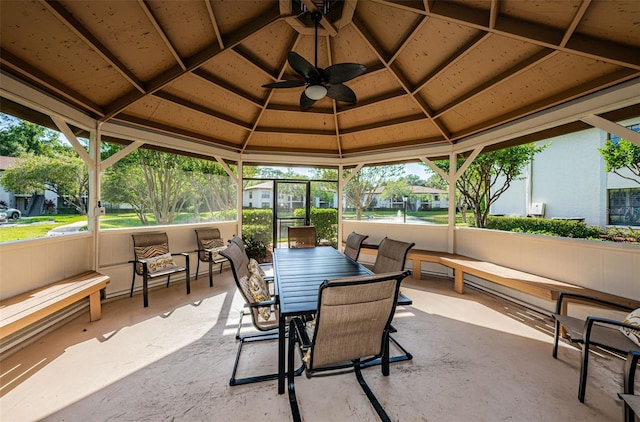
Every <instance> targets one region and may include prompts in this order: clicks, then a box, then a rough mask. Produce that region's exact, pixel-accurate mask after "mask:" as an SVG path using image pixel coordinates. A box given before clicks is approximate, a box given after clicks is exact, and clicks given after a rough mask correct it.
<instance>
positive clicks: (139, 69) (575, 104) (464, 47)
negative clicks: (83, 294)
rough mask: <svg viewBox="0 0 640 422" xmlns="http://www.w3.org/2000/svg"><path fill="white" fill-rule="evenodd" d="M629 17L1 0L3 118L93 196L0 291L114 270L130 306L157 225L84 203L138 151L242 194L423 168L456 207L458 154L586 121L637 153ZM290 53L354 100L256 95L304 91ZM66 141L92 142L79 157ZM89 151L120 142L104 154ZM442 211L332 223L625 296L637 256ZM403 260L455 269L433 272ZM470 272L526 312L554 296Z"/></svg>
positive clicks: (376, 5)
mask: <svg viewBox="0 0 640 422" xmlns="http://www.w3.org/2000/svg"><path fill="white" fill-rule="evenodd" d="M318 11H319V12H322V19H321V20H320V21H319V23H318V24H317V26H316V24H315V23H314V21H313V19H312V13H313V12H318ZM639 16H640V2H637V1H633V0H630V1H628V0H610V1H590V0H562V1H545V0H531V1H512V0H505V1H499V0H475V1H474V0H469V1H467V0H447V1H445V0H424V1H394V0H344V1H337V0H336V1H333V0H328V1H316V0H254V1H251V0H242V1H222V0H185V1H156V0H140V1H137V2H134V1H78V0H74V1H51V0H41V1H30V2H25V1H13V0H3V1H2V2H1V3H0V23H1V34H0V78H1V79H0V97H1V98H0V100H1V102H0V106H1V108H2V112H3V113H7V114H10V115H13V116H16V117H20V118H23V119H25V120H29V121H31V122H34V123H38V124H41V125H43V126H46V127H49V128H53V129H56V130H59V131H60V132H62V133H63V134H64V136H65V137H66V138H67V139H68V140H69V141H70V142H71V143H72V145H74V147H75V148H76V150H77V151H78V154H79V155H80V157H81V158H82V159H83V160H84V161H85V162H86V164H87V166H88V168H89V175H90V183H91V189H90V196H89V206H88V209H89V230H88V231H86V232H80V233H77V234H73V235H66V236H60V237H53V238H42V239H32V240H27V241H18V242H7V243H3V244H0V283H1V284H2V294H1V295H2V297H1V298H2V299H4V298H5V297H9V296H13V295H15V294H18V293H22V292H25V291H28V290H31V289H33V288H36V287H39V286H42V285H45V284H47V283H50V282H52V281H55V280H60V279H63V278H66V277H70V276H72V275H74V274H77V273H80V272H82V271H86V270H96V271H99V272H101V273H103V274H106V275H108V276H109V277H110V278H111V282H110V283H109V285H108V287H107V290H106V298H107V299H113V298H118V297H123V296H125V295H128V289H129V287H130V282H131V264H129V263H128V262H127V261H128V260H130V259H131V258H132V256H133V244H132V241H131V234H132V233H139V232H141V233H144V232H150V231H153V230H157V228H148V227H141V228H133V229H117V230H100V229H99V218H100V215H99V209H98V201H100V174H101V172H103V171H104V170H105V169H106V168H108V167H109V166H112V165H114V163H116V162H117V161H118V160H119V159H121V158H123V157H124V156H126V154H128V153H130V152H131V151H134V150H135V149H137V148H149V149H154V150H160V151H166V152H171V153H175V154H183V155H188V156H193V157H200V158H207V159H210V160H213V161H216V162H218V163H220V164H221V165H222V166H223V167H225V168H226V169H227V171H228V173H229V177H231V178H232V179H234V180H235V181H236V183H238V184H239V186H241V185H242V166H243V165H247V164H248V165H262V164H271V165H280V166H288V165H292V164H293V165H300V166H305V167H331V168H335V169H337V170H338V174H339V175H340V179H339V180H338V184H339V196H340V194H341V192H342V191H341V189H342V188H343V187H344V183H346V182H347V181H345V180H343V177H342V174H343V170H345V169H352V171H357V170H359V169H360V168H362V167H363V166H370V165H382V164H393V163H410V162H420V163H425V164H426V165H428V166H430V167H431V168H432V169H433V170H434V171H436V172H438V173H439V174H440V175H441V176H442V177H443V178H444V179H445V180H447V181H448V182H449V192H448V197H449V198H454V197H455V181H456V179H457V177H458V176H459V174H460V172H462V171H464V169H465V168H466V167H465V166H463V167H462V168H458V169H456V168H455V166H452V168H451V171H450V172H449V173H448V174H446V173H444V172H442V170H440V169H439V168H438V167H437V166H435V165H434V164H433V162H434V160H439V159H449V160H451V162H455V161H456V158H459V157H465V158H466V159H467V163H468V162H471V161H472V160H473V159H474V158H475V157H477V156H478V154H480V153H482V152H484V151H492V150H496V149H500V148H505V147H509V146H514V145H519V144H524V143H528V142H532V141H537V140H543V139H547V138H549V137H552V136H557V135H560V134H567V133H572V132H576V131H579V130H583V129H586V128H591V127H597V128H600V129H602V130H604V131H606V132H610V133H613V134H616V135H618V136H620V137H624V138H625V139H628V140H630V141H631V142H633V143H635V144H637V145H640V135H639V134H638V133H635V132H633V131H630V130H628V129H627V128H625V127H624V126H622V125H620V124H618V122H620V121H622V120H625V119H629V118H635V117H638V116H639V115H640V95H639V93H640V27H639V26H638V25H637V21H638V19H639ZM290 52H295V53H297V54H299V55H300V56H302V57H304V58H305V59H306V60H308V61H309V62H310V63H312V64H314V65H316V67H317V68H320V69H327V68H329V67H330V66H332V65H337V64H341V63H358V64H361V65H364V66H366V72H365V73H364V74H363V75H361V76H358V77H356V78H354V79H352V80H349V81H347V82H345V85H346V86H348V87H349V88H350V89H351V90H352V91H353V93H355V95H356V96H357V100H356V101H355V102H345V101H339V100H335V99H332V98H330V96H324V97H322V98H320V99H319V100H317V101H316V102H315V103H314V104H313V105H312V106H311V107H309V108H307V109H306V110H304V111H303V110H301V106H300V101H301V96H302V95H303V92H306V88H307V86H305V85H313V83H309V82H308V81H306V82H303V83H300V84H298V85H297V86H293V87H291V88H287V89H270V88H265V87H263V86H264V85H266V84H272V83H275V82H278V81H283V80H301V75H299V74H298V72H296V71H295V70H294V69H293V68H292V66H291V65H290V62H289V61H288V54H289V53H290ZM309 95H311V94H309ZM78 137H84V138H88V139H89V140H90V148H89V152H87V151H86V150H84V149H83V148H82V146H81V145H80V144H79V142H78V141H77V138H78ZM102 141H108V142H114V143H118V144H121V145H123V146H124V148H123V149H122V150H121V151H120V152H118V153H116V154H114V155H113V156H112V157H110V158H108V159H106V160H102V161H101V160H100V159H99V158H98V157H99V156H100V154H99V152H100V143H101V142H102ZM229 165H233V166H237V169H238V170H237V172H236V173H234V172H233V171H231V169H230V167H229ZM465 165H466V163H465ZM241 204H242V190H241V189H238V207H239V208H241ZM339 212H340V211H339ZM241 214H242V213H241V212H238V219H237V220H235V221H225V222H220V223H219V224H218V223H216V224H215V226H216V227H217V228H219V229H220V231H221V234H222V238H224V239H229V238H231V237H232V235H234V234H241V233H242V219H241ZM454 214H455V203H454V201H449V224H448V225H429V226H427V225H422V226H416V225H411V224H397V223H394V222H389V223H385V224H381V223H377V224H370V223H368V222H366V221H353V220H349V221H346V220H345V221H343V220H342V219H341V218H340V219H339V230H338V236H339V244H340V241H341V240H343V239H346V236H347V235H348V234H349V233H350V232H352V231H357V232H360V233H367V234H368V235H369V240H370V241H372V242H376V241H379V240H381V239H382V238H383V237H384V236H385V235H386V234H387V233H389V232H393V233H394V236H395V237H397V238H402V239H403V240H405V241H409V242H415V243H416V248H419V249H422V250H431V251H440V252H444V253H450V254H454V253H455V254H462V255H465V256H470V257H473V258H475V259H479V260H486V261H490V262H493V263H496V264H499V265H504V266H507V267H510V268H515V269H518V270H522V271H528V272H532V273H535V274H538V275H540V276H544V277H550V278H554V279H559V280H563V281H565V282H567V283H572V284H576V285H579V286H583V287H587V288H591V289H594V290H599V291H603V292H607V293H611V294H615V295H618V296H623V297H628V298H634V299H636V300H640V287H639V286H638V280H639V279H640V254H639V253H638V246H637V245H612V244H606V243H605V242H589V241H580V240H576V239H558V238H551V237H546V236H533V235H526V234H516V233H503V232H497V231H491V230H483V229H475V228H467V227H464V228H462V227H456V226H455V223H454V218H453V217H454ZM339 216H340V217H341V214H339ZM204 226H205V225H204V224H194V225H172V226H166V227H163V230H165V231H166V232H167V233H168V235H169V238H170V239H171V244H172V246H173V247H175V248H176V249H179V250H184V251H191V250H193V249H194V247H195V245H194V234H193V232H194V228H198V227H204ZM206 226H211V224H206ZM193 258H195V253H194V254H193V257H192V259H193ZM35 262H37V265H35V264H34V263H35ZM418 267H419V269H420V270H421V271H424V272H430V273H435V274H441V275H445V276H450V275H451V273H450V270H448V269H447V268H443V267H441V266H438V265H437V264H432V263H428V262H424V263H422V264H420V265H419V266H418ZM414 268H416V267H415V266H414ZM176 279H177V280H179V279H180V278H179V277H177V278H176ZM469 281H472V282H474V283H475V284H476V285H477V286H479V287H485V288H489V289H491V290H492V292H494V293H495V294H498V295H502V296H506V297H509V298H510V299H512V300H516V301H518V302H520V303H524V304H526V305H527V306H530V307H533V308H536V309H540V310H542V311H546V312H549V311H551V309H552V308H553V305H554V304H553V303H551V302H550V301H545V300H541V299H539V298H536V297H531V296H530V295H528V294H526V293H523V292H518V291H512V290H510V289H508V288H504V287H500V286H493V285H491V284H490V283H485V282H484V281H482V280H480V279H478V280H475V279H473V278H471V279H470V280H469ZM84 306H85V307H86V305H84ZM81 309H84V308H83V307H82V306H80V307H77V306H76V307H72V308H70V309H68V310H67V314H66V315H67V316H68V315H72V314H73V313H76V312H78V311H79V310H81ZM62 317H64V315H63V316H58V318H62ZM56 321H57V320H56V319H51V320H50V321H48V322H47V323H48V325H49V326H51V325H53V324H55V323H56ZM46 327H47V324H43V325H41V326H39V327H38V330H36V331H42V329H46ZM33 334H34V332H26V333H24V337H25V338H28V337H30V336H32V335H33ZM22 340H23V338H20V339H17V340H16V341H15V342H14V343H12V344H9V345H5V348H9V347H10V346H13V345H15V344H16V343H19V342H20V341H22Z"/></svg>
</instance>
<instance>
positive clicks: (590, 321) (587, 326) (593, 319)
mask: <svg viewBox="0 0 640 422" xmlns="http://www.w3.org/2000/svg"><path fill="white" fill-rule="evenodd" d="M594 324H601V325H613V326H615V327H619V328H627V329H629V330H636V331H638V330H639V328H638V326H636V325H630V324H625V323H624V322H622V321H617V320H615V319H609V318H601V317H597V316H589V317H587V320H586V321H585V323H584V339H585V341H586V340H587V338H588V337H587V335H589V334H591V329H592V328H593V325H594Z"/></svg>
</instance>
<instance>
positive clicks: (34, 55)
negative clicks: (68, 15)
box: [0, 2, 131, 106]
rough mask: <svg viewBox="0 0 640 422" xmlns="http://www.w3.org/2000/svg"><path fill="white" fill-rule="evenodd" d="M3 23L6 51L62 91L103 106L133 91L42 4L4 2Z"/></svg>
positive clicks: (2, 42) (1, 17) (3, 48)
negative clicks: (67, 89)
mask: <svg viewBox="0 0 640 422" xmlns="http://www.w3.org/2000/svg"><path fill="white" fill-rule="evenodd" d="M0 19H1V21H0V23H1V24H2V36H1V37H0V43H1V44H0V45H1V46H2V51H6V52H8V53H10V54H11V55H13V56H15V57H16V58H18V59H19V60H20V61H22V62H23V63H25V64H28V65H29V66H31V67H32V68H33V69H34V70H35V71H37V72H42V73H43V74H45V75H47V76H48V77H49V78H50V79H51V80H54V81H56V83H57V85H59V86H60V87H61V89H64V88H65V87H68V88H69V90H70V91H74V92H77V93H82V95H83V96H84V97H86V98H88V99H89V100H91V101H92V102H94V103H95V104H98V105H101V106H104V105H106V104H108V103H109V102H110V101H113V100H114V99H115V98H117V97H118V96H119V95H121V94H123V93H125V92H127V91H128V90H129V89H131V85H130V84H129V83H128V82H127V80H126V79H125V78H124V77H123V76H122V75H121V74H119V73H118V72H117V71H116V70H115V69H114V68H113V67H112V66H110V65H109V63H107V62H106V61H105V60H104V59H103V58H102V57H101V56H100V55H99V54H98V53H97V52H96V51H95V50H93V49H92V48H91V47H90V46H88V45H87V44H85V43H84V42H83V41H82V40H81V39H80V38H79V37H78V36H77V35H76V34H74V32H73V31H71V30H70V29H69V28H68V27H67V26H65V25H64V24H63V23H61V22H60V21H59V20H58V19H56V18H55V17H54V16H53V15H52V14H51V13H49V12H48V11H47V10H46V9H45V8H43V7H42V6H40V5H39V4H38V3H35V2H3V3H2V5H1V13H0ZM43 28H46V29H47V30H46V31H43ZM25 70H26V69H25Z"/></svg>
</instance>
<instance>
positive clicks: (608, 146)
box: [598, 139, 640, 184]
mask: <svg viewBox="0 0 640 422" xmlns="http://www.w3.org/2000/svg"><path fill="white" fill-rule="evenodd" d="M598 151H600V154H601V155H602V158H604V161H605V165H606V166H605V171H607V172H611V173H615V174H617V175H618V176H620V177H622V178H623V179H627V180H631V181H633V182H636V183H638V184H640V146H638V145H635V144H633V143H631V142H629V141H627V140H626V139H620V140H619V141H618V142H614V141H613V140H611V139H609V140H608V141H607V142H606V143H605V144H604V147H602V148H598ZM625 168H626V169H627V170H629V171H630V172H631V174H632V176H627V175H625V174H624V173H622V172H621V171H620V170H622V169H625Z"/></svg>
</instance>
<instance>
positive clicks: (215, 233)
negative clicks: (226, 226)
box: [195, 228, 224, 261]
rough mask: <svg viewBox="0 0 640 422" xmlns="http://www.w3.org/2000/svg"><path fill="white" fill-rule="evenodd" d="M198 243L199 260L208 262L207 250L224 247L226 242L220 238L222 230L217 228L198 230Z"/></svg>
mask: <svg viewBox="0 0 640 422" xmlns="http://www.w3.org/2000/svg"><path fill="white" fill-rule="evenodd" d="M195 232H196V242H197V244H198V251H199V252H198V259H199V260H200V261H207V260H208V259H209V255H208V254H207V252H205V249H211V248H214V247H219V246H224V240H222V238H221V237H220V230H219V229H217V228H209V229H196V230H195Z"/></svg>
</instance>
